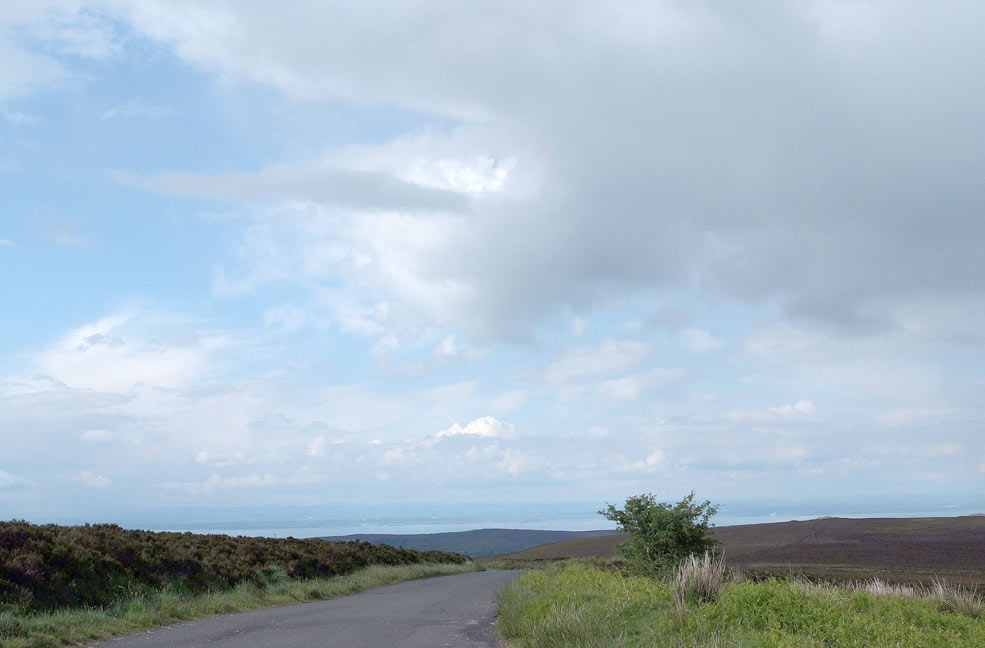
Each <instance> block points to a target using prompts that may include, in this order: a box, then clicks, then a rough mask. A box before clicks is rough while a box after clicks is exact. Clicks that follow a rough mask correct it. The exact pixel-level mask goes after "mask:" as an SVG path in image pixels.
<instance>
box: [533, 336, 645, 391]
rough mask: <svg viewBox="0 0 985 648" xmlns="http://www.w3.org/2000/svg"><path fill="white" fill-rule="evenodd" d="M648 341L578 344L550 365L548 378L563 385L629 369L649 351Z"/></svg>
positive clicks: (549, 380)
mask: <svg viewBox="0 0 985 648" xmlns="http://www.w3.org/2000/svg"><path fill="white" fill-rule="evenodd" d="M650 351H651V349H650V345H648V344H646V343H645V342H630V341H618V340H606V341H604V342H603V343H602V344H600V345H599V346H598V347H578V348H573V349H569V350H567V351H565V352H564V353H563V354H562V355H561V357H559V358H558V359H557V360H556V361H555V362H553V363H552V364H551V366H550V367H548V369H547V372H546V375H545V378H546V379H547V381H548V382H550V383H555V384H564V383H571V382H578V381H583V380H590V379H593V378H599V377H602V376H608V375H611V374H614V373H619V372H621V371H625V370H627V369H630V368H632V367H634V366H636V365H637V364H639V363H640V362H642V361H643V359H644V358H646V357H647V356H648V355H649V354H650Z"/></svg>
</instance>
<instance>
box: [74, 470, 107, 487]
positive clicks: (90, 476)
mask: <svg viewBox="0 0 985 648" xmlns="http://www.w3.org/2000/svg"><path fill="white" fill-rule="evenodd" d="M70 479H71V480H72V481H74V482H75V483H77V484H81V485H82V486H85V487H87V488H106V487H107V486H109V485H110V484H112V483H113V480H111V479H110V478H109V477H104V476H102V475H98V474H96V473H94V472H92V471H91V470H83V471H82V472H80V473H78V474H77V475H73V476H72V477H71V478H70Z"/></svg>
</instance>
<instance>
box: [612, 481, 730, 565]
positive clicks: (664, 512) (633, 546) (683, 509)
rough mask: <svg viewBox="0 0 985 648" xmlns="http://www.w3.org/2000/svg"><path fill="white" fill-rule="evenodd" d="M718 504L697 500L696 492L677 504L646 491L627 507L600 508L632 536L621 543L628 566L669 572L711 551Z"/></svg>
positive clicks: (692, 492)
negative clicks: (711, 526)
mask: <svg viewBox="0 0 985 648" xmlns="http://www.w3.org/2000/svg"><path fill="white" fill-rule="evenodd" d="M717 512H718V507H717V506H715V505H712V503H711V502H709V501H707V500H706V501H704V502H702V503H700V504H695V503H694V491H691V493H690V495H688V496H687V497H685V498H684V499H682V500H681V501H680V502H677V503H676V504H670V503H667V502H657V498H656V496H655V495H653V494H650V493H646V494H643V495H636V496H633V497H630V498H628V499H627V500H626V508H625V509H617V508H616V507H615V506H614V505H613V504H608V505H607V508H605V509H603V510H601V511H599V514H600V515H603V516H605V517H606V518H608V519H609V520H612V521H614V522H616V523H617V524H618V525H619V528H620V529H622V530H623V531H625V532H626V533H628V534H629V535H630V538H629V540H628V541H627V542H624V543H623V544H621V545H620V547H619V548H620V550H621V551H622V554H623V556H624V557H625V559H626V566H627V568H628V569H629V570H630V571H631V572H633V573H636V574H650V575H654V574H666V573H668V572H670V571H671V570H673V569H674V568H675V567H676V565H677V564H678V563H679V562H680V561H681V560H683V559H685V558H687V557H688V556H692V555H696V554H697V555H700V554H703V553H704V552H706V551H709V550H711V549H712V548H713V547H714V546H715V541H714V540H713V539H711V538H709V537H708V536H707V533H708V527H709V520H710V519H711V516H713V515H714V514H715V513H717Z"/></svg>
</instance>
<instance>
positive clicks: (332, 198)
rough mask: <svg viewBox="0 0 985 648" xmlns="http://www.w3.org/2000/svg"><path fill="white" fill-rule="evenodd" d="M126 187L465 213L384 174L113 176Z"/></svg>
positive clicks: (326, 170)
mask: <svg viewBox="0 0 985 648" xmlns="http://www.w3.org/2000/svg"><path fill="white" fill-rule="evenodd" d="M116 177H117V178H118V179H119V180H121V181H122V182H124V183H126V184H130V185H133V186H135V187H138V188H141V189H145V190H148V191H153V192H156V193H165V194H175V195H183V196H196V197H201V198H214V199H220V200H233V201H255V200H268V199H285V198H286V199H306V200H310V201H312V202H316V203H322V204H329V205H342V206H346V207H355V208H370V209H403V210H425V211H426V210H436V211H459V212H461V211H465V210H467V209H468V206H469V205H468V200H467V199H466V198H465V197H464V196H462V195H461V194H458V193H455V192H452V191H443V190H440V189H429V188H425V187H421V186H418V185H415V184H412V183H410V182H404V181H403V180H399V179H397V178H394V177H392V176H389V175H386V174H383V173H374V172H369V171H357V170H353V169H343V168H331V167H321V168H301V167H296V168H290V167H279V168H271V169H265V170H263V171H259V172H257V173H222V174H216V175H197V174H193V173H178V172H175V173H158V174H154V175H150V176H138V175H135V174H132V173H125V172H124V173H117V174H116Z"/></svg>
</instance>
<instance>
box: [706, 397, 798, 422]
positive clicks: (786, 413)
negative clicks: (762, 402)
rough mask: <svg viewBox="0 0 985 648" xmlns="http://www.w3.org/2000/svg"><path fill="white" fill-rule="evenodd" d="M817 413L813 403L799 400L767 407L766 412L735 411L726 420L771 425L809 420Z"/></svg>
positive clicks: (726, 416) (727, 415)
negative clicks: (773, 423)
mask: <svg viewBox="0 0 985 648" xmlns="http://www.w3.org/2000/svg"><path fill="white" fill-rule="evenodd" d="M816 413H817V408H815V407H814V403H813V401H809V400H799V401H797V402H796V403H793V404H789V405H777V406H775V407H767V408H766V409H764V410H733V411H731V412H729V413H727V414H726V415H725V418H726V419H728V420H730V421H734V422H751V423H769V422H781V421H797V420H804V419H808V418H810V417H812V416H814V414H816Z"/></svg>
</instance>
